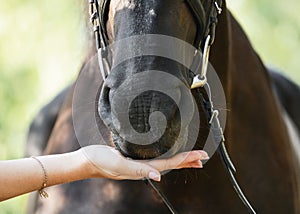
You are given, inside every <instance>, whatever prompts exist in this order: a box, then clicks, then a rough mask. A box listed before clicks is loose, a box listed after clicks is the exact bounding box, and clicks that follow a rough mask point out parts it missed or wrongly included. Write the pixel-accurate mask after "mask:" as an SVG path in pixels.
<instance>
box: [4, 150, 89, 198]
mask: <svg viewBox="0 0 300 214" xmlns="http://www.w3.org/2000/svg"><path fill="white" fill-rule="evenodd" d="M37 158H38V159H39V160H40V161H41V163H42V164H43V166H44V168H45V170H46V174H47V186H53V185H56V184H62V183H66V182H71V181H75V180H82V179H86V178H88V177H90V176H91V173H90V167H89V165H88V163H87V160H86V158H85V157H84V155H83V154H82V153H81V151H80V150H78V151H75V152H71V153H66V154H59V155H49V156H41V157H37ZM43 181H44V172H43V169H42V167H41V165H40V164H39V162H38V161H37V160H35V159H33V158H26V159H19V160H10V161H0V201H3V200H6V199H9V198H12V197H15V196H18V195H21V194H24V193H28V192H32V191H35V190H39V189H41V187H42V184H43Z"/></svg>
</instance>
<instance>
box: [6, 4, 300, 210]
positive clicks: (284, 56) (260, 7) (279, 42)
mask: <svg viewBox="0 0 300 214" xmlns="http://www.w3.org/2000/svg"><path fill="white" fill-rule="evenodd" d="M81 3H82V4H83V3H87V2H86V1H84V2H83V1H79V2H76V1H75V2H74V1H61V0H51V1H50V0H49V1H38V0H9V1H4V0H0V103H1V105H0V146H1V149H0V159H13V158H20V157H22V156H23V151H24V147H25V141H26V133H27V129H28V126H29V123H30V121H31V120H32V118H33V116H34V115H35V114H36V113H37V112H38V110H39V109H40V108H41V106H42V105H43V104H45V103H46V102H48V101H49V100H50V99H51V98H52V97H53V96H54V95H55V94H57V93H58V92H59V91H60V90H61V89H62V88H63V87H64V86H66V85H67V83H69V82H70V81H71V80H72V79H74V78H75V77H76V75H77V72H78V69H79V66H80V63H81V62H82V53H83V51H82V50H83V48H82V42H83V41H84V40H83V39H82V35H83V33H82V32H81V31H82V26H83V25H82V23H83V22H84V21H85V20H84V18H85V17H83V16H80V15H79V14H81V12H82V11H81V8H80V4H81ZM227 4H228V5H229V6H230V8H231V10H232V11H233V13H234V15H235V16H236V17H237V18H238V20H239V21H240V22H241V24H242V26H243V27H244V29H245V31H246V32H247V34H248V36H249V38H250V39H251V41H252V43H253V45H254V47H255V49H256V50H257V52H258V53H259V55H260V56H261V57H262V58H263V60H264V61H265V62H266V63H268V64H271V65H274V66H276V67H278V68H281V69H283V70H284V72H286V73H287V74H288V75H289V76H290V77H291V78H293V79H294V80H297V82H298V83H300V74H299V72H298V63H299V60H300V51H299V42H300V16H299V14H298V9H299V6H300V3H299V0H288V1H280V0H273V1H271V0H228V1H227ZM25 204H26V196H21V197H18V198H15V199H12V200H8V201H6V202H2V203H0V213H4V214H10V213H18V214H19V213H25V209H26V206H25Z"/></svg>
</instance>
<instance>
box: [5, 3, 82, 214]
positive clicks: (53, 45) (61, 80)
mask: <svg viewBox="0 0 300 214" xmlns="http://www.w3.org/2000/svg"><path fill="white" fill-rule="evenodd" d="M79 5H80V2H78V3H76V2H72V1H60V0H51V1H37V0H22V1H21V0H10V1H3V0H0V103H1V105H0V147H1V149H0V159H2V160H3V159H15V158H21V157H23V156H24V150H25V149H24V148H25V142H26V134H27V130H28V127H29V124H30V121H31V120H32V119H33V117H34V115H35V114H36V113H37V112H38V111H39V109H40V108H41V107H42V105H44V104H45V103H47V102H48V101H49V100H51V98H52V97H53V96H54V95H55V94H57V93H58V92H59V91H60V90H61V89H62V88H63V87H65V86H66V85H67V84H68V83H69V82H70V81H71V80H73V79H74V78H75V77H76V75H77V74H78V70H79V66H80V64H81V63H82V49H81V46H82V44H81V43H82V38H81V36H82V33H81V31H82V28H81V27H80V26H82V22H84V21H85V20H82V21H81V20H80V19H83V18H84V17H83V16H79V14H80V13H81V8H80V7H79ZM26 198H27V197H26V196H21V197H18V198H15V199H11V200H8V201H5V202H2V203H0V213H1V214H2V213H4V214H8V213H18V214H19V213H25V209H26Z"/></svg>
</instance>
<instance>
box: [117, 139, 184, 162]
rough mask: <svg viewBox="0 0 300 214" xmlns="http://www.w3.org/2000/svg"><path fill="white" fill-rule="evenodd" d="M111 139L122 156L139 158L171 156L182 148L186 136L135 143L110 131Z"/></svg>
mask: <svg viewBox="0 0 300 214" xmlns="http://www.w3.org/2000/svg"><path fill="white" fill-rule="evenodd" d="M184 136H186V134H184ZM112 140H113V143H114V145H115V147H116V149H117V150H119V152H120V153H121V154H122V155H123V156H125V157H128V158H132V159H139V160H143V159H154V158H160V157H162V156H163V157H171V156H173V155H175V154H177V153H178V152H180V151H182V148H183V147H184V145H185V144H186V137H184V138H178V137H176V138H171V137H162V138H161V139H160V140H158V141H156V142H154V143H152V144H150V145H137V144H133V143H130V142H128V141H126V140H124V139H123V138H122V137H120V136H119V135H118V134H116V133H112Z"/></svg>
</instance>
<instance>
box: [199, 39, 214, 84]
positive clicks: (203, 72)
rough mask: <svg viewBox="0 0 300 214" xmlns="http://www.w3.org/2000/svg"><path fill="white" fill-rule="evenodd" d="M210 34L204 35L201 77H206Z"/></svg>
mask: <svg viewBox="0 0 300 214" xmlns="http://www.w3.org/2000/svg"><path fill="white" fill-rule="evenodd" d="M210 38H211V37H210V35H208V36H207V37H206V40H205V45H204V50H203V55H202V66H201V73H200V75H201V76H200V77H201V79H204V78H206V73H207V67H208V59H209V51H210V45H209V43H210Z"/></svg>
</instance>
